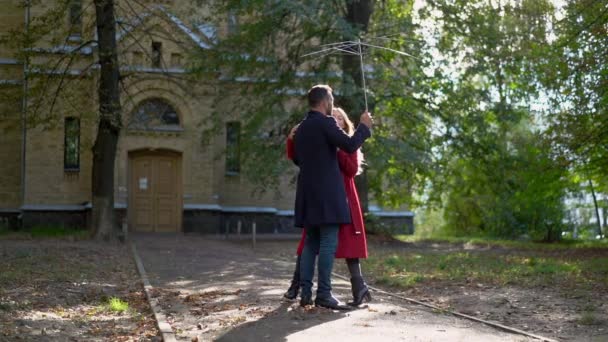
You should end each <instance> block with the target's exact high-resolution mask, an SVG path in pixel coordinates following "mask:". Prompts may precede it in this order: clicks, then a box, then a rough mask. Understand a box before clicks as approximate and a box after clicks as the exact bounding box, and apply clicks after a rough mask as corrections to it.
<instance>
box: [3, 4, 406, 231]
mask: <svg viewBox="0 0 608 342" xmlns="http://www.w3.org/2000/svg"><path fill="white" fill-rule="evenodd" d="M55 2H56V1H44V2H41V3H39V2H36V5H32V6H31V7H27V6H26V7H23V6H21V5H20V3H21V1H17V0H0V8H2V11H1V14H0V33H2V34H4V33H7V32H9V31H11V30H17V31H18V30H23V31H25V30H26V29H28V27H30V25H36V18H37V17H40V16H42V14H43V13H45V11H47V10H48V9H50V8H52V7H53V6H56V5H57V4H56V3H55ZM126 2H128V0H124V1H118V3H119V6H117V7H118V8H117V12H118V13H117V17H118V18H119V23H120V25H119V28H118V29H117V41H118V49H119V59H120V64H121V74H122V76H123V77H125V79H124V80H123V84H124V86H123V92H122V94H121V100H122V101H123V103H122V106H123V129H122V131H121V135H120V138H119V146H118V153H117V159H116V167H115V181H116V182H115V183H116V184H115V192H114V197H115V208H116V211H117V214H118V215H117V220H118V222H117V224H121V223H123V222H124V223H127V224H128V227H129V229H130V230H133V231H158V232H164V231H184V232H190V231H198V232H203V233H222V232H224V230H225V229H226V228H227V227H229V229H230V230H232V231H234V230H236V226H237V222H238V221H241V222H242V223H243V225H242V227H243V232H247V231H248V230H249V229H250V227H251V223H252V222H253V221H255V222H256V223H257V227H258V231H260V232H266V233H270V232H289V231H297V230H294V229H293V227H292V215H293V200H294V187H293V186H292V185H290V184H289V178H290V177H291V176H293V174H287V175H285V179H283V180H282V182H281V185H280V191H278V192H272V193H270V192H267V193H265V194H263V195H261V196H252V195H251V194H252V190H253V189H254V188H253V185H252V184H250V183H249V182H248V181H247V179H246V177H245V176H244V175H242V174H241V165H240V159H239V153H238V151H239V132H240V128H241V127H240V124H239V117H238V116H236V115H234V114H226V115H225V117H223V118H221V120H223V121H224V125H223V127H224V129H223V131H222V132H219V133H218V134H216V135H214V136H211V137H207V136H204V134H205V133H204V132H205V130H204V129H202V128H201V127H202V126H204V125H205V120H206V118H208V117H209V116H211V115H213V113H212V111H213V109H212V107H213V106H217V102H216V101H215V100H216V99H217V97H218V96H222V97H224V98H225V99H224V100H225V101H230V98H229V95H226V94H231V93H235V92H230V91H229V88H230V87H233V86H234V85H232V84H230V83H229V82H228V83H222V81H221V80H220V79H218V78H217V77H210V78H209V79H207V80H201V79H198V80H197V81H196V82H192V81H191V80H188V78H187V77H185V74H186V71H185V66H184V63H185V60H186V58H187V55H188V49H190V48H193V47H195V48H199V49H203V50H204V49H212V48H213V44H214V42H215V41H216V40H217V39H221V38H222V37H223V36H224V35H226V34H229V33H230V31H231V30H234V29H235V26H236V25H237V21H236V20H235V19H234V18H233V17H231V16H229V15H227V16H226V18H225V20H218V21H217V22H215V23H206V22H200V19H199V18H201V17H203V16H202V15H200V13H198V14H199V15H197V11H204V8H202V7H195V6H194V5H193V2H192V1H190V0H165V1H137V2H135V4H136V6H140V7H138V8H136V9H135V10H133V8H132V7H130V6H135V5H129V6H127V5H126ZM90 3H91V1H87V0H83V1H70V2H69V3H68V4H67V7H66V8H65V16H64V17H63V18H62V19H61V21H60V22H61V23H63V24H64V25H65V27H64V28H61V27H59V28H58V29H57V32H58V33H57V36H60V37H66V38H65V39H64V40H60V42H59V43H58V42H57V40H56V39H55V40H53V39H48V40H45V39H43V40H41V41H40V42H37V43H36V45H35V47H34V48H32V49H31V51H30V52H31V53H30V56H31V57H30V60H29V62H28V63H25V62H24V60H23V59H22V58H17V57H16V56H17V55H18V54H19V52H20V51H19V48H18V47H14V46H10V44H8V45H6V44H5V45H3V46H0V90H1V91H2V93H3V94H5V96H2V98H1V101H0V106H1V107H0V109H1V112H0V113H1V114H0V115H1V116H0V118H1V121H0V134H1V139H0V170H1V171H0V217H1V218H2V220H3V221H4V222H5V223H6V222H8V223H9V224H11V225H21V224H22V225H24V226H26V227H28V226H34V225H66V226H76V227H86V226H87V224H88V220H89V215H90V207H91V205H90V201H91V178H92V177H91V170H92V155H91V147H92V144H93V141H94V136H95V130H96V122H95V120H96V119H95V115H96V112H97V109H98V107H97V106H98V105H97V102H96V96H97V89H96V86H97V78H98V72H99V70H98V68H97V66H96V65H95V62H94V61H95V54H96V52H97V51H96V46H95V44H94V43H87V42H88V40H90V39H92V38H93V37H94V36H95V33H94V25H93V24H94V23H93V19H94V8H93V7H92V6H91V5H90ZM143 3H145V4H143ZM120 4H122V6H121V5H120ZM127 7H128V8H131V10H130V11H129V10H127V9H125V8H127ZM129 13H137V15H133V14H129ZM81 14H82V15H81ZM60 26H61V25H60ZM63 56H69V58H68V57H66V58H64V60H63V61H62V57H63ZM51 61H52V62H53V63H51ZM55 61H60V62H57V63H56V64H55ZM68 61H69V62H68ZM49 64H54V65H55V66H57V65H59V66H60V67H55V68H53V67H49ZM43 65H44V66H46V67H41V66H43ZM26 76H27V77H26ZM42 79H44V80H46V83H45V85H44V86H43V87H41V88H40V89H39V88H37V85H38V83H40V80H42ZM49 80H51V81H49ZM37 82H38V83H37ZM58 86H61V87H62V89H63V90H62V92H61V95H60V96H52V94H53V92H52V91H49V89H55V88H54V87H58ZM15 94H16V95H15ZM41 97H42V98H44V100H40V98H41ZM50 108H52V111H51V110H50ZM24 122H27V125H24ZM203 140H205V141H207V143H203V142H202V141H203ZM224 152H225V153H224ZM292 171H293V172H296V170H295V168H294V170H292ZM375 209H378V208H375ZM376 214H377V215H378V216H380V217H382V218H383V219H384V220H386V221H387V222H388V221H393V222H395V223H397V224H398V225H401V226H403V227H404V228H403V229H404V230H407V231H411V229H413V228H412V214H411V213H410V212H407V211H399V212H385V211H381V210H379V209H378V210H376Z"/></svg>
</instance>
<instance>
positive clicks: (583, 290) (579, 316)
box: [335, 235, 608, 341]
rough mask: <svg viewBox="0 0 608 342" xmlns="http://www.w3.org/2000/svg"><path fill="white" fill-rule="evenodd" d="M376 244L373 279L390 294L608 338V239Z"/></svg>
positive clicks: (536, 327) (402, 239) (568, 334)
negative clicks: (541, 241)
mask: <svg viewBox="0 0 608 342" xmlns="http://www.w3.org/2000/svg"><path fill="white" fill-rule="evenodd" d="M368 249H369V257H368V258H367V259H363V260H362V269H363V273H364V275H365V278H366V279H367V281H368V282H369V283H370V284H372V285H376V286H378V287H381V288H384V289H385V290H388V291H390V292H394V293H400V294H402V295H405V296H408V297H411V298H415V299H418V300H422V301H426V302H429V303H432V304H434V305H436V306H439V307H441V308H443V309H447V310H455V311H460V312H463V313H467V314H470V315H473V316H476V317H479V318H483V319H487V320H490V321H495V322H499V323H503V324H506V325H511V326H514V327H517V328H520V329H524V330H528V331H532V332H536V333H538V334H541V335H546V336H550V337H554V338H557V339H558V340H562V339H564V340H584V341H596V340H597V341H608V328H606V327H608V302H606V301H605V300H604V299H603V298H605V294H606V293H608V243H606V242H603V241H597V242H581V243H577V242H573V241H567V242H565V243H558V244H546V243H531V242H521V241H500V240H487V239H464V238H420V237H416V236H413V237H412V236H398V237H396V238H395V239H387V238H382V237H376V236H371V235H370V236H368ZM335 267H336V271H338V272H340V273H342V274H347V273H348V270H347V269H346V267H345V266H344V263H342V262H336V263H335ZM598 338H599V339H598Z"/></svg>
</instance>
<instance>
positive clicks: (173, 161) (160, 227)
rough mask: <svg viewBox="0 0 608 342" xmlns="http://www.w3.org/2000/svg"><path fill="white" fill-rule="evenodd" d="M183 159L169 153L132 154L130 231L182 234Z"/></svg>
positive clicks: (130, 161)
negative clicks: (180, 232)
mask: <svg viewBox="0 0 608 342" xmlns="http://www.w3.org/2000/svg"><path fill="white" fill-rule="evenodd" d="M182 198H183V196H182V155H181V153H179V152H174V151H170V150H140V151H133V152H130V153H129V204H128V213H127V216H128V220H129V227H130V229H131V230H132V231H136V232H179V231H181V226H182V212H183V209H182V207H183V200H182Z"/></svg>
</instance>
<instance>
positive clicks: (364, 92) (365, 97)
mask: <svg viewBox="0 0 608 342" xmlns="http://www.w3.org/2000/svg"><path fill="white" fill-rule="evenodd" d="M358 43H359V62H360V64H361V81H362V83H363V99H364V100H365V111H366V112H367V111H368V108H367V89H366V87H365V71H364V70H363V52H362V51H361V38H359V40H358Z"/></svg>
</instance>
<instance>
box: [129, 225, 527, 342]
mask: <svg viewBox="0 0 608 342" xmlns="http://www.w3.org/2000/svg"><path fill="white" fill-rule="evenodd" d="M133 240H134V242H135V244H136V246H137V249H138V252H139V255H140V257H141V259H142V261H143V264H144V266H145V268H146V271H147V273H148V277H149V278H150V282H151V284H152V286H153V287H154V288H155V291H154V296H155V297H157V298H158V299H159V303H160V305H161V307H162V310H163V313H164V314H165V315H166V316H167V318H168V321H169V324H170V325H171V326H172V328H173V331H174V332H175V333H176V337H177V339H178V340H183V341H192V340H194V341H212V340H216V341H467V342H473V341H484V342H489V341H530V340H531V339H528V338H526V337H522V336H519V335H511V334H507V333H504V332H502V331H498V330H495V329H493V328H490V327H488V326H485V325H483V324H478V323H474V322H471V321H467V320H463V319H458V318H455V317H453V316H448V315H443V314H440V313H434V312H432V311H429V310H427V309H426V308H423V307H420V306H416V305H411V304H409V303H407V302H401V301H399V300H396V299H394V298H392V297H388V296H383V295H379V294H375V295H374V301H373V302H372V303H371V304H369V305H368V306H367V307H364V308H362V309H359V310H355V311H350V312H346V313H344V312H332V311H330V310H326V309H319V308H313V309H311V310H305V309H302V308H300V307H299V306H298V305H297V303H295V302H288V301H284V300H282V294H283V292H284V291H285V289H286V288H287V286H288V283H289V278H290V274H291V272H292V270H293V266H294V265H293V257H291V258H290V256H291V253H292V252H293V250H294V249H295V246H296V242H295V241H258V243H257V246H256V249H255V250H253V249H252V246H251V244H250V243H246V242H243V241H241V242H238V241H230V240H229V241H225V240H220V239H215V238H210V237H205V236H200V235H137V236H134V237H133ZM333 285H334V292H335V294H336V295H337V296H338V297H339V298H341V299H342V300H343V301H346V300H347V299H348V298H349V296H350V284H349V283H347V282H345V281H342V280H339V279H337V278H334V280H333Z"/></svg>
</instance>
